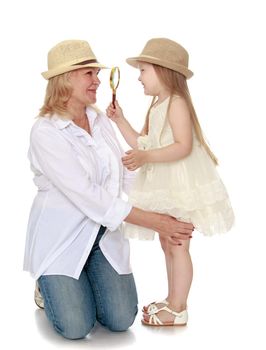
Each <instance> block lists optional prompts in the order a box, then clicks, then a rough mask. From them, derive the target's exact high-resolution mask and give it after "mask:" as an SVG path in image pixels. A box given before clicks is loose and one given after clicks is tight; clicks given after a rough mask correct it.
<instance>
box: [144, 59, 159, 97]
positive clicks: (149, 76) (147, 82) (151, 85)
mask: <svg viewBox="0 0 266 350" xmlns="http://www.w3.org/2000/svg"><path fill="white" fill-rule="evenodd" d="M139 70H140V76H139V81H140V82H141V83H142V85H143V87H144V93H145V95H150V96H158V95H159V92H160V90H161V89H162V84H161V82H160V81H159V79H158V76H157V74H156V72H155V70H154V68H153V65H152V64H150V63H146V62H139Z"/></svg>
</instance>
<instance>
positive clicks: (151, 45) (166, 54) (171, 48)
mask: <svg viewBox="0 0 266 350" xmlns="http://www.w3.org/2000/svg"><path fill="white" fill-rule="evenodd" d="M188 58H189V56H188V53H187V51H186V50H185V49H184V48H183V47H182V46H181V45H179V44H178V43H176V42H175V41H172V40H169V39H165V38H155V39H151V40H149V41H148V42H147V44H146V45H145V47H144V49H143V50H142V52H141V54H140V55H139V56H137V57H130V58H128V59H127V60H126V61H127V63H128V64H130V65H131V66H133V67H135V68H138V66H139V63H140V62H147V63H153V64H157V65H158V66H162V67H166V68H169V69H172V70H174V71H176V72H178V73H181V74H183V75H184V76H185V77H186V78H187V79H189V78H191V77H192V75H193V72H192V71H191V70H189V69H188Z"/></svg>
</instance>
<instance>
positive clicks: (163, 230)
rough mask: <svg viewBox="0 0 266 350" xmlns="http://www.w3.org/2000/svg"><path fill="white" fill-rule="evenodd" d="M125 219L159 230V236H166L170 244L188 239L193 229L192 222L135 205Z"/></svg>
mask: <svg viewBox="0 0 266 350" xmlns="http://www.w3.org/2000/svg"><path fill="white" fill-rule="evenodd" d="M125 221H126V222H129V223H130V224H134V225H139V226H143V227H147V228H150V229H152V230H154V231H156V232H159V234H160V236H161V237H163V238H167V239H168V240H169V242H170V243H171V244H180V243H181V242H182V240H189V239H190V238H191V237H192V232H193V230H194V226H193V225H192V224H189V223H187V222H182V221H178V220H176V219H175V218H173V217H172V216H169V215H166V214H159V213H154V212H150V211H146V210H142V209H139V208H136V207H133V208H132V209H131V211H130V213H129V215H128V216H127V217H126V218H125ZM181 244H182V243H181Z"/></svg>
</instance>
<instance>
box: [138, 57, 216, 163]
mask: <svg viewBox="0 0 266 350" xmlns="http://www.w3.org/2000/svg"><path fill="white" fill-rule="evenodd" d="M153 67H154V70H155V72H156V74H157V76H158V78H159V80H160V81H161V82H162V84H163V85H164V86H165V87H166V88H167V89H168V90H169V91H170V94H171V95H170V99H169V104H168V108H167V115H168V113H169V109H170V106H171V102H172V98H173V95H178V96H180V97H181V98H183V99H184V100H185V101H186V104H187V106H188V109H189V113H190V117H191V120H192V124H193V127H194V130H195V133H196V137H197V139H198V141H199V143H200V144H201V145H202V146H203V147H204V148H205V150H206V152H207V153H208V154H209V156H210V158H211V159H212V160H213V162H214V164H215V165H218V160H217V158H216V156H215V155H214V153H213V152H212V151H211V149H210V147H209V146H208V144H207V142H206V140H205V138H204V136H203V132H202V129H201V126H200V123H199V120H198V117H197V114H196V111H195V109H194V106H193V103H192V99H191V96H190V93H189V89H188V85H187V80H186V77H185V76H184V75H182V74H180V73H178V72H175V71H173V70H172V69H168V68H165V67H161V66H158V65H155V64H153ZM155 100H156V97H154V98H153V99H152V103H151V105H150V107H149V109H148V112H147V115H146V119H145V124H144V127H143V130H142V132H143V134H148V131H149V114H150V110H151V108H152V106H153V105H154V103H155Z"/></svg>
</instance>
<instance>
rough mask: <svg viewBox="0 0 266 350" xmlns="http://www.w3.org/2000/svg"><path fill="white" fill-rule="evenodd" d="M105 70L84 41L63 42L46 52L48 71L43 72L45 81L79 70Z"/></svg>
mask: <svg viewBox="0 0 266 350" xmlns="http://www.w3.org/2000/svg"><path fill="white" fill-rule="evenodd" d="M86 67H96V68H107V67H105V66H103V65H102V64H100V63H99V62H98V61H97V58H96V56H95V55H94V53H93V51H92V49H91V47H90V45H89V44H88V42H87V41H84V40H65V41H62V42H60V43H59V44H57V45H56V46H54V47H53V48H52V49H51V50H50V51H49V52H48V71H46V72H43V73H42V76H43V77H44V78H45V79H50V78H53V77H55V76H56V75H60V74H63V73H66V72H70V71H73V70H76V69H80V68H86Z"/></svg>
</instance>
